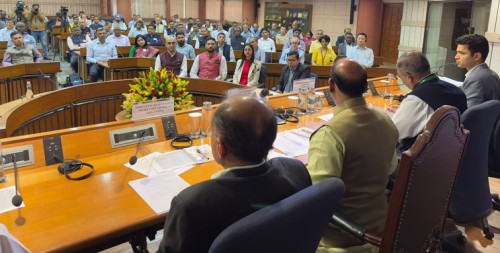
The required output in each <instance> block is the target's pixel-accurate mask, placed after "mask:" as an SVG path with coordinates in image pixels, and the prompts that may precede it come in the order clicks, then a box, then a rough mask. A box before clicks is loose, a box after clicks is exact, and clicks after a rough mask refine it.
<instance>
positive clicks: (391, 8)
mask: <svg viewBox="0 0 500 253" xmlns="http://www.w3.org/2000/svg"><path fill="white" fill-rule="evenodd" d="M382 17H383V18H382V40H381V43H380V55H381V56H382V57H383V58H384V62H388V63H392V64H396V61H397V60H398V56H399V51H398V46H399V37H400V35H401V19H402V18H403V4H384V10H383V16H382Z"/></svg>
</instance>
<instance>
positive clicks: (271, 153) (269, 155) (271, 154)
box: [267, 150, 290, 160]
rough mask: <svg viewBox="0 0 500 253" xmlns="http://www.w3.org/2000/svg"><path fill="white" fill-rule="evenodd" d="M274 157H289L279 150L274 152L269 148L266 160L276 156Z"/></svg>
mask: <svg viewBox="0 0 500 253" xmlns="http://www.w3.org/2000/svg"><path fill="white" fill-rule="evenodd" d="M276 157H286V158H290V156H287V155H285V154H282V153H279V152H276V151H274V150H269V153H268V154H267V160H271V159H273V158H276Z"/></svg>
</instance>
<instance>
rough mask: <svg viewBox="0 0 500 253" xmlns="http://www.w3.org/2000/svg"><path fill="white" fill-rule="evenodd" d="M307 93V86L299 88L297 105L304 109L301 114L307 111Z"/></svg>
mask: <svg viewBox="0 0 500 253" xmlns="http://www.w3.org/2000/svg"><path fill="white" fill-rule="evenodd" d="M307 93H308V89H307V88H299V104H298V106H297V107H299V109H302V110H301V112H299V114H304V113H305V112H307V104H308V103H307V102H308V101H307V95H308V94H307Z"/></svg>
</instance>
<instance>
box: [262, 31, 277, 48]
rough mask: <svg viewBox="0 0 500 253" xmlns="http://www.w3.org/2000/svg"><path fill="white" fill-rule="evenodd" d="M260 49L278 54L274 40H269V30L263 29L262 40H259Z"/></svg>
mask: <svg viewBox="0 0 500 253" xmlns="http://www.w3.org/2000/svg"><path fill="white" fill-rule="evenodd" d="M258 43H259V48H260V49H262V50H264V52H276V45H275V44H274V40H272V39H270V38H269V30H267V29H262V38H260V39H259V41H258Z"/></svg>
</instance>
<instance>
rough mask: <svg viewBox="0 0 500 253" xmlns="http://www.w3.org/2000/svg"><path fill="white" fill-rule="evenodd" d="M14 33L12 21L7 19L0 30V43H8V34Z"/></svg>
mask: <svg viewBox="0 0 500 253" xmlns="http://www.w3.org/2000/svg"><path fill="white" fill-rule="evenodd" d="M13 31H16V29H15V28H14V20H12V19H11V18H7V20H6V21H5V27H4V28H2V29H0V41H9V40H10V34H11V33H12V32H13Z"/></svg>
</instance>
